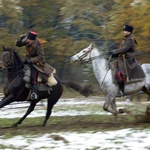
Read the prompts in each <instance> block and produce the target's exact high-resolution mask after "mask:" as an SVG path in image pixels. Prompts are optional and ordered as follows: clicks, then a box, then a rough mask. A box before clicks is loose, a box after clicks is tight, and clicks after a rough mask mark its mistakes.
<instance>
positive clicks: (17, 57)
mask: <svg viewBox="0 0 150 150" xmlns="http://www.w3.org/2000/svg"><path fill="white" fill-rule="evenodd" d="M14 55H15V57H16V59H17V61H18V62H19V63H20V64H23V63H22V60H21V58H20V56H19V55H18V53H17V52H16V51H14Z"/></svg>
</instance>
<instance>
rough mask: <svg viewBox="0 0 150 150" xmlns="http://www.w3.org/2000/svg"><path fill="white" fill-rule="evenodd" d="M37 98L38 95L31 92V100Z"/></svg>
mask: <svg viewBox="0 0 150 150" xmlns="http://www.w3.org/2000/svg"><path fill="white" fill-rule="evenodd" d="M37 99H38V95H37V94H36V93H35V92H33V93H32V94H31V100H37Z"/></svg>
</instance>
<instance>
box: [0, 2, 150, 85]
mask: <svg viewBox="0 0 150 150" xmlns="http://www.w3.org/2000/svg"><path fill="white" fill-rule="evenodd" d="M149 10H150V1H149V0H126V1H123V0H107V1H105V0H88V1H85V0H42V1H41V0H32V1H31V0H0V44H1V45H4V46H5V47H14V48H15V49H16V51H17V52H18V53H19V55H20V56H21V57H23V56H24V47H22V48H18V47H15V41H16V40H17V39H18V37H19V36H20V35H21V34H24V33H26V32H28V31H29V30H30V29H32V30H34V31H36V32H37V33H38V38H40V39H42V40H45V41H46V43H45V44H44V45H43V47H44V50H45V58H46V61H47V62H48V63H49V64H50V65H52V66H53V67H55V68H56V70H57V73H56V74H57V75H58V76H59V77H60V78H61V79H62V80H70V81H71V80H72V81H76V82H80V83H83V84H84V83H88V84H93V85H97V84H98V82H97V81H96V79H95V76H94V74H93V71H92V67H91V63H89V64H87V65H86V66H84V67H82V66H81V65H78V64H72V63H66V61H65V58H67V57H69V56H71V55H73V54H76V53H77V52H78V51H80V50H82V49H83V48H85V47H87V46H88V45H89V44H90V43H92V42H95V43H96V44H97V45H98V46H99V48H100V49H102V50H103V51H105V52H108V51H109V50H112V49H114V48H117V47H118V46H119V44H120V43H121V41H122V39H123V34H122V31H123V27H124V25H125V24H130V25H133V26H134V32H133V34H134V36H135V38H136V40H137V42H138V45H137V47H136V53H135V55H136V58H137V59H138V61H139V63H141V64H142V63H150V22H149V21H150V11H149ZM0 51H1V53H2V47H0ZM5 76H6V74H5V73H2V72H0V86H3V85H4V82H5Z"/></svg>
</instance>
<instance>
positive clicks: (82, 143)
mask: <svg viewBox="0 0 150 150" xmlns="http://www.w3.org/2000/svg"><path fill="white" fill-rule="evenodd" d="M103 103H104V101H103V100H101V101H99V97H94V98H92V100H91V99H83V98H74V99H60V100H59V101H58V103H57V104H56V105H55V108H56V109H54V111H53V113H52V116H62V115H86V114H91V112H89V111H88V110H86V111H83V110H82V111H76V110H72V109H65V110H64V109H62V110H59V109H57V107H60V106H61V107H62V108H63V107H66V108H68V107H70V106H72V108H73V107H74V106H78V107H83V106H84V105H85V104H86V105H90V106H92V105H95V104H98V105H103ZM28 105H29V103H14V104H13V105H8V106H6V107H4V108H2V109H1V110H0V117H1V118H13V117H22V116H23V115H24V113H25V111H26V109H27V106H28ZM43 105H44V106H41V105H40V106H37V109H35V110H34V111H33V112H32V113H31V114H30V115H29V116H28V117H36V116H45V111H46V110H45V109H42V108H45V106H46V103H45V102H44V103H43ZM122 105H126V106H127V105H133V103H126V102H124V101H122V102H117V106H122ZM20 107H26V108H20ZM16 108H17V109H16ZM101 110H102V109H101ZM92 113H93V114H108V115H110V113H106V112H105V111H100V110H99V111H96V112H92ZM55 137H59V140H58V139H57V138H55ZM60 137H61V138H60ZM149 139H150V130H148V129H145V130H141V129H137V130H135V129H131V128H128V129H122V130H116V131H105V132H86V133H75V132H63V133H51V134H49V133H47V134H44V135H34V136H33V135H28V136H14V137H13V138H7V139H6V137H5V136H0V150H1V146H2V147H3V146H7V147H8V148H5V150H13V149H16V150H19V149H22V150H51V149H52V150H87V149H88V150H110V149H111V150H150V142H149ZM16 145H17V146H16ZM9 147H11V148H9ZM2 149H4V148H2Z"/></svg>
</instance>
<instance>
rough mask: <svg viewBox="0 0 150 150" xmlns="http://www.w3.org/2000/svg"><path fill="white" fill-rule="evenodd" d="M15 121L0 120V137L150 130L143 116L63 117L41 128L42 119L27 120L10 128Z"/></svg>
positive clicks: (146, 119) (148, 121)
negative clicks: (125, 129) (134, 129)
mask: <svg viewBox="0 0 150 150" xmlns="http://www.w3.org/2000/svg"><path fill="white" fill-rule="evenodd" d="M16 120H17V119H9V121H7V122H5V121H6V119H0V136H1V135H5V136H6V135H9V136H11V135H13V136H14V135H26V134H29V133H30V134H33V135H34V134H44V133H51V132H67V131H68V132H69V131H70V132H86V131H92V132H98V131H110V130H118V129H123V128H143V129H146V128H148V129H150V119H148V118H147V117H146V116H145V115H138V116H136V115H119V116H118V118H117V119H116V118H114V116H112V115H107V116H106V115H86V116H64V117H62V116H61V117H51V118H50V119H49V121H48V123H47V125H46V126H45V127H42V124H41V123H42V121H43V118H42V117H38V118H27V119H26V120H25V121H24V122H23V123H22V124H21V125H19V126H18V127H11V125H12V123H15V122H16Z"/></svg>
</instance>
